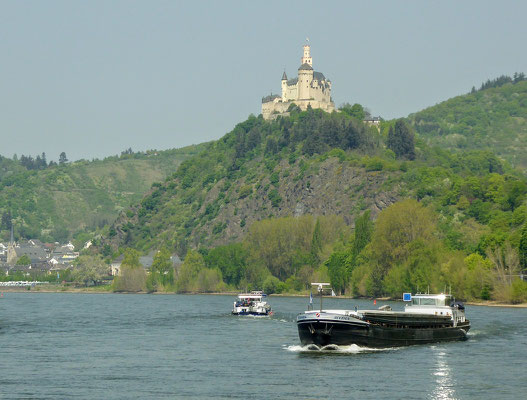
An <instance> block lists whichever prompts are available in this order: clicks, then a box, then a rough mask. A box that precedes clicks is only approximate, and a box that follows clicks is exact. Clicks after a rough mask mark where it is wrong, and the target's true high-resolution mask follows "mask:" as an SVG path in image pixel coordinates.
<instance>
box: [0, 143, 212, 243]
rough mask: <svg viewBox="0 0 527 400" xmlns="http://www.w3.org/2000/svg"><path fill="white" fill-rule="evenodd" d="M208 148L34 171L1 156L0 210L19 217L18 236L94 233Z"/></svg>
mask: <svg viewBox="0 0 527 400" xmlns="http://www.w3.org/2000/svg"><path fill="white" fill-rule="evenodd" d="M205 146H206V144H203V145H199V146H190V147H186V148H182V149H175V150H166V151H160V152H147V153H146V154H144V153H137V154H134V155H133V156H130V157H128V158H119V157H109V158H107V159H105V160H93V161H91V162H88V161H77V162H65V161H64V162H63V165H61V166H60V167H59V166H57V165H56V163H54V165H53V164H50V165H49V166H48V167H47V168H36V169H31V170H28V169H26V168H27V166H26V165H22V164H21V162H20V161H19V160H9V159H6V158H4V157H1V156H0V214H1V215H4V214H5V215H6V216H12V217H13V218H14V219H15V221H16V222H15V224H14V228H15V237H16V238H17V239H19V238H20V239H22V238H26V239H29V238H34V239H41V240H43V241H50V242H54V241H60V242H64V241H67V240H69V239H71V238H72V237H74V236H76V235H77V234H78V233H79V232H87V233H89V236H90V237H92V236H93V233H94V232H95V231H97V230H98V229H100V228H102V227H104V226H105V225H107V224H108V223H110V222H111V221H112V220H114V219H115V218H116V217H117V216H118V215H119V212H120V211H121V210H123V209H124V208H126V207H128V206H130V205H131V204H133V203H135V202H138V201H139V200H140V199H141V197H142V196H143V195H144V193H145V192H147V191H148V189H149V188H150V185H151V184H152V183H153V182H155V181H161V180H163V179H164V178H165V177H167V176H168V175H169V174H170V173H172V172H173V171H174V170H175V169H176V168H177V166H178V165H179V164H180V163H181V161H183V160H185V159H187V158H189V157H191V156H193V155H194V154H196V153H197V152H198V151H200V150H201V149H203V148H204V147H205ZM44 156H45V155H44ZM40 159H41V160H42V157H40ZM13 199H17V201H13ZM2 221H3V223H2V225H1V226H0V240H2V241H4V240H8V239H9V230H10V226H7V225H6V222H7V219H6V218H3V219H2ZM9 221H10V219H9Z"/></svg>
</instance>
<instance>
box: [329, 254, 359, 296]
mask: <svg viewBox="0 0 527 400" xmlns="http://www.w3.org/2000/svg"><path fill="white" fill-rule="evenodd" d="M324 265H325V266H326V267H327V269H328V275H329V279H330V282H331V287H332V288H333V289H334V290H335V292H337V293H342V294H343V293H344V292H345V290H346V288H347V287H348V284H349V279H350V276H351V272H352V270H351V268H352V265H351V259H350V254H349V252H348V251H345V250H344V251H342V250H341V251H335V252H333V253H332V254H331V255H330V256H329V258H328V259H327V260H326V262H325V263H324Z"/></svg>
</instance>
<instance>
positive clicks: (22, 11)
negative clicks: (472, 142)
mask: <svg viewBox="0 0 527 400" xmlns="http://www.w3.org/2000/svg"><path fill="white" fill-rule="evenodd" d="M526 16H527V2H525V1H500V2H498V1H481V0H478V1H459V0H456V1H423V0H418V1H391V0H390V1H360V2H359V1H349V0H347V1H321V0H318V1H308V0H304V1H301V2H300V1H284V0H281V1H270V0H265V1H225V0H223V1H184V2H183V1H181V2H180V1H155V0H148V1H146V0H145V1H131V0H126V1H111V0H104V1H94V0H92V1H72V0H66V1H53V0H47V1H22V0H13V1H4V0H0V143H1V144H0V146H1V147H0V154H1V155H4V156H7V157H11V156H12V155H13V154H14V153H16V154H18V155H20V154H26V155H27V154H30V155H33V156H35V155H37V154H40V153H42V152H46V154H47V156H48V160H50V159H55V160H56V159H58V155H59V153H60V152H62V151H65V152H66V154H67V156H68V158H69V159H70V160H76V159H80V158H86V159H91V158H102V157H105V156H108V155H112V154H117V153H120V152H121V151H122V150H124V149H126V148H128V147H131V148H132V149H133V150H134V151H137V150H147V149H168V148H174V147H181V146H185V145H189V144H193V143H200V142H203V141H208V140H212V139H218V138H220V137H221V136H223V135H224V134H225V133H226V132H228V131H230V130H231V129H232V128H233V127H234V125H235V124H236V123H238V122H240V121H242V120H244V119H246V118H247V116H248V115H249V114H251V113H253V114H255V115H258V114H259V113H260V110H261V98H262V96H264V95H267V94H269V93H271V92H273V93H279V90H280V79H281V76H282V72H283V70H284V68H285V70H286V71H287V74H288V76H289V77H290V78H291V77H294V76H296V73H297V72H296V71H297V68H298V67H299V65H300V57H301V55H302V45H303V44H304V41H305V39H306V37H309V39H310V44H311V55H312V57H313V66H314V68H315V70H317V71H321V72H323V73H324V74H325V75H326V77H328V78H329V79H331V81H332V83H333V93H332V94H333V99H334V100H335V103H336V105H337V106H338V105H340V104H342V103H344V102H350V103H356V102H357V103H361V104H363V105H364V106H366V107H368V108H369V109H370V110H371V111H372V113H373V114H374V115H381V116H382V117H384V118H394V117H401V116H406V115H408V114H409V113H411V112H415V111H418V110H420V109H423V108H425V107H427V106H430V105H433V104H436V103H438V102H440V101H443V100H446V99H448V98H449V97H453V96H456V95H458V94H462V93H466V92H468V91H469V90H470V89H471V87H472V86H473V85H475V86H479V85H480V84H481V82H482V81H484V80H486V79H488V78H495V77H497V76H499V75H502V74H507V75H512V74H513V73H514V72H515V71H520V72H521V71H523V72H526V73H527V51H526V49H527V45H526V40H527V23H526V22H525V17H526Z"/></svg>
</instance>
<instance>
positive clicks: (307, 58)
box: [300, 44, 313, 66]
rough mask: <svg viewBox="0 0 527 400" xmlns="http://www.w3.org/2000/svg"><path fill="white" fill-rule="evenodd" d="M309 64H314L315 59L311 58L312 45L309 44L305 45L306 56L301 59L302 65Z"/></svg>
mask: <svg viewBox="0 0 527 400" xmlns="http://www.w3.org/2000/svg"><path fill="white" fill-rule="evenodd" d="M302 64H309V65H311V66H313V59H312V58H311V46H309V45H308V44H305V45H304V56H303V57H302V59H301V60H300V65H302Z"/></svg>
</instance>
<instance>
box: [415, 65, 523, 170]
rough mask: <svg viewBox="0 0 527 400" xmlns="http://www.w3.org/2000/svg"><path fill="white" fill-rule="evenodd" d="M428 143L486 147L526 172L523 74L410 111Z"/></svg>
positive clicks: (465, 148)
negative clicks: (413, 111)
mask: <svg viewBox="0 0 527 400" xmlns="http://www.w3.org/2000/svg"><path fill="white" fill-rule="evenodd" d="M408 120H409V121H410V122H411V124H412V125H413V126H414V127H415V129H416V132H417V133H418V134H419V135H420V136H421V137H422V138H423V139H425V140H426V141H427V143H429V144H430V145H437V146H440V147H442V148H446V149H450V150H456V151H463V150H465V151H466V150H468V149H471V150H476V149H481V150H490V151H493V152H494V153H495V154H496V155H498V156H500V157H503V158H504V159H506V160H507V161H509V162H510V163H511V164H512V165H514V166H517V167H520V168H521V169H523V170H524V171H527V81H526V80H525V76H524V75H523V74H515V76H514V77H513V78H510V77H505V76H503V77H500V78H498V79H495V80H493V81H487V82H486V83H484V84H483V85H482V86H481V89H480V90H476V89H475V88H474V89H473V91H472V92H471V93H469V94H466V95H462V96H457V97H454V98H452V99H449V100H447V101H444V102H442V103H440V104H437V105H435V106H433V107H430V108H427V109H425V110H423V111H419V112H417V113H415V114H411V115H410V116H409V117H408Z"/></svg>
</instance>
